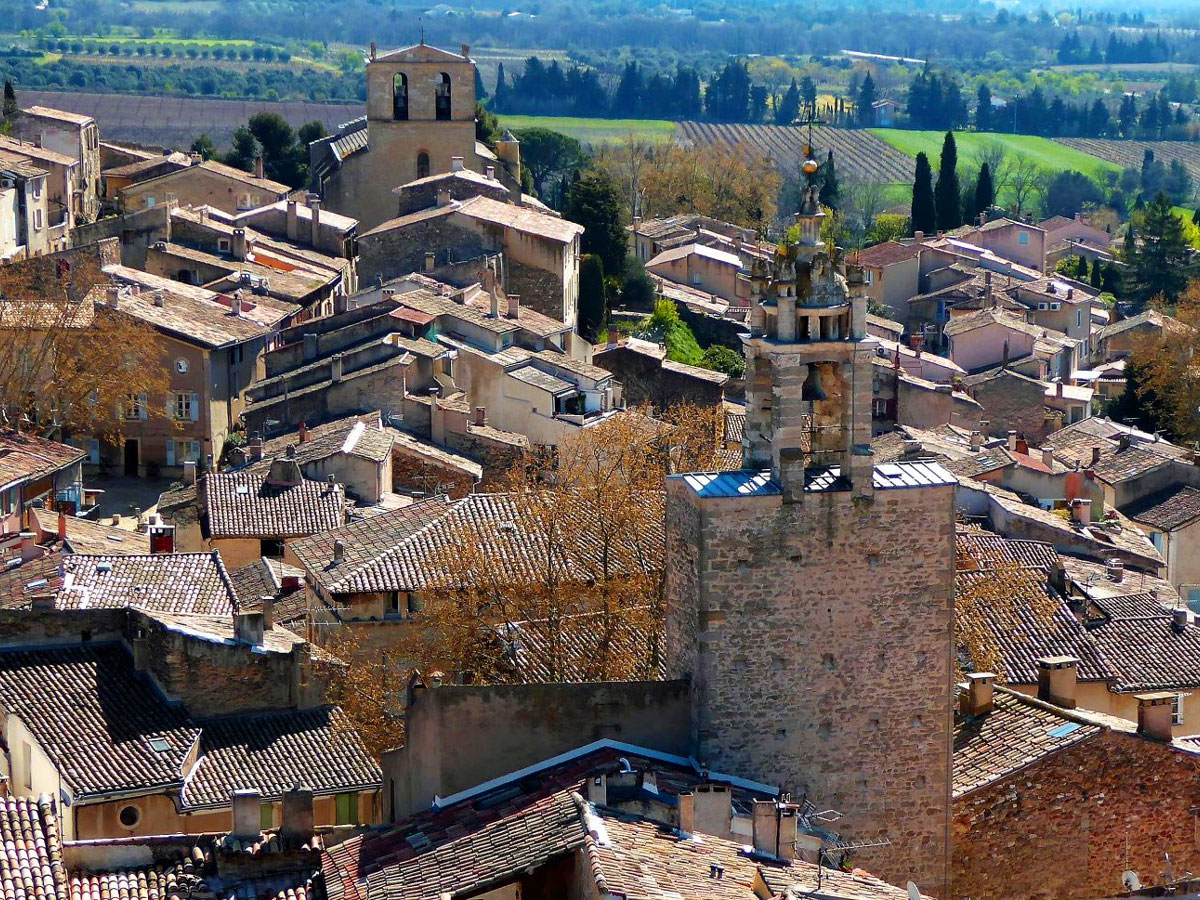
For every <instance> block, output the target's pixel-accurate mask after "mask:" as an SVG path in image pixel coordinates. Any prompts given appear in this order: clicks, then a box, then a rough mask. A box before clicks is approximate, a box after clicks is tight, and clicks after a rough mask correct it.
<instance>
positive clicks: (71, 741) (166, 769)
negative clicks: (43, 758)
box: [0, 644, 200, 800]
mask: <svg viewBox="0 0 1200 900" xmlns="http://www.w3.org/2000/svg"><path fill="white" fill-rule="evenodd" d="M0 704H3V707H4V709H5V710H6V711H7V712H8V713H9V714H10V715H15V716H17V717H18V718H19V719H20V720H21V721H22V722H23V723H24V724H25V726H26V727H27V728H28V729H29V731H30V733H31V734H32V735H33V737H34V739H35V740H37V742H38V744H39V746H40V747H41V749H42V750H43V751H44V752H45V753H46V755H47V756H48V757H49V758H50V761H51V762H52V763H53V764H54V765H55V767H56V768H57V769H58V771H59V772H60V773H61V775H62V779H63V783H64V786H65V787H66V788H67V789H68V790H70V792H71V794H72V795H73V796H74V798H75V799H76V800H79V799H80V798H82V797H94V796H100V795H104V794H107V793H110V792H114V791H129V790H145V791H147V792H148V791H150V790H152V789H155V788H160V789H171V788H174V787H177V786H178V785H180V784H181V783H182V781H183V770H184V765H185V763H186V762H187V760H188V757H189V754H190V753H191V751H192V747H193V745H194V744H195V742H196V740H197V739H198V738H199V736H200V729H199V728H198V727H197V726H196V725H194V724H193V723H192V722H191V721H190V720H189V718H188V716H187V713H186V712H184V711H183V709H182V708H179V707H173V706H169V705H168V704H167V703H166V702H165V701H164V700H163V699H162V697H161V695H159V693H158V692H157V690H156V689H155V688H154V687H152V686H151V684H150V682H149V681H148V680H146V679H144V678H143V677H141V676H140V675H138V674H137V673H135V672H134V669H133V663H132V660H131V659H130V656H129V654H128V652H127V651H126V650H125V649H124V648H122V647H121V646H119V645H116V644H106V645H84V646H80V647H64V648H60V649H46V650H14V651H6V652H2V653H0Z"/></svg>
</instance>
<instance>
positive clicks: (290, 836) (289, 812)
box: [279, 784, 314, 846]
mask: <svg viewBox="0 0 1200 900" xmlns="http://www.w3.org/2000/svg"><path fill="white" fill-rule="evenodd" d="M313 834H314V829H313V792H312V788H308V787H304V786H303V785H299V784H298V785H296V786H295V787H294V788H292V789H291V790H290V791H287V792H286V793H285V794H284V795H283V817H282V819H281V821H280V826H279V836H280V837H281V838H283V841H284V843H285V844H291V845H292V846H295V845H298V844H307V843H308V842H309V841H311V840H312V837H313Z"/></svg>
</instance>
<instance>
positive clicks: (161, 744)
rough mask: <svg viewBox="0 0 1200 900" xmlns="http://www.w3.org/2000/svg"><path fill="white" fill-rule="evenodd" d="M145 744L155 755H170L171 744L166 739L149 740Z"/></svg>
mask: <svg viewBox="0 0 1200 900" xmlns="http://www.w3.org/2000/svg"><path fill="white" fill-rule="evenodd" d="M146 743H147V744H149V745H150V749H151V750H153V751H154V752H155V753H170V752H171V742H170V741H168V740H167V739H166V738H160V737H156V738H150V739H149V740H148V741H146Z"/></svg>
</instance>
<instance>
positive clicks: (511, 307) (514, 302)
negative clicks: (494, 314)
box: [508, 294, 521, 319]
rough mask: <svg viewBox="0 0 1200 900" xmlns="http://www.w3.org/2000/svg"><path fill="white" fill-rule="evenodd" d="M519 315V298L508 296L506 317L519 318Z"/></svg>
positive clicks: (514, 295)
mask: <svg viewBox="0 0 1200 900" xmlns="http://www.w3.org/2000/svg"><path fill="white" fill-rule="evenodd" d="M520 315H521V298H520V297H518V296H517V295H516V294H509V295H508V317H509V318H510V319H516V318H519V317H520Z"/></svg>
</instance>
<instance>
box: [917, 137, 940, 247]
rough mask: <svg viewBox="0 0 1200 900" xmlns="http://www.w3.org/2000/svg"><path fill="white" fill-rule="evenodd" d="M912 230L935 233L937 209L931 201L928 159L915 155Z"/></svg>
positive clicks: (931, 177) (931, 184)
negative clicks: (915, 168)
mask: <svg viewBox="0 0 1200 900" xmlns="http://www.w3.org/2000/svg"><path fill="white" fill-rule="evenodd" d="M911 219H912V223H911V224H912V229H913V231H914V232H917V231H923V232H925V234H933V233H934V232H935V231H937V207H936V206H935V205H934V201H933V169H932V168H930V165H929V157H928V156H926V155H925V154H924V153H918V154H917V170H916V176H915V178H914V180H913V196H912V215H911Z"/></svg>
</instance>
